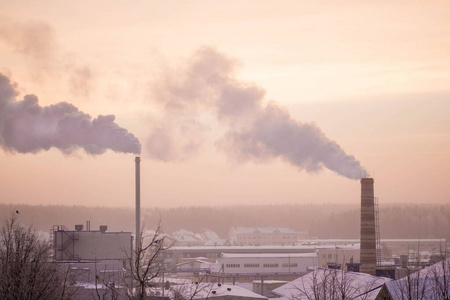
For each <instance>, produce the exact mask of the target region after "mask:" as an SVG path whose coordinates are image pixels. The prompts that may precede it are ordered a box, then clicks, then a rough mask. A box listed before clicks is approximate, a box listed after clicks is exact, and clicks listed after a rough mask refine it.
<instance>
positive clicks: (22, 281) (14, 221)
mask: <svg viewBox="0 0 450 300" xmlns="http://www.w3.org/2000/svg"><path fill="white" fill-rule="evenodd" d="M51 250H52V247H51V245H50V243H49V242H48V241H42V240H39V239H38V237H37V235H36V233H35V231H34V230H33V229H32V227H31V226H30V227H28V228H25V227H24V226H22V225H20V223H19V221H18V216H17V214H14V213H12V214H11V215H10V217H9V218H7V219H5V220H4V222H3V225H2V227H1V232H0V299H5V300H8V299H11V300H12V299H14V300H17V299H50V300H51V299H69V298H70V297H71V296H72V293H69V292H68V291H67V289H66V288H67V285H66V283H67V276H64V275H67V272H61V271H60V270H59V268H58V265H57V264H55V263H52V262H51Z"/></svg>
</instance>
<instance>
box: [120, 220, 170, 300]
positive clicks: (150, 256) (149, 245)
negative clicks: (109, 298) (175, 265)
mask: <svg viewBox="0 0 450 300" xmlns="http://www.w3.org/2000/svg"><path fill="white" fill-rule="evenodd" d="M136 238H139V239H140V240H141V242H140V243H139V245H140V246H139V248H138V249H135V250H134V251H133V253H132V254H130V253H126V255H127V268H128V273H129V276H126V277H125V281H126V282H125V285H126V286H127V287H128V294H129V296H130V298H131V297H132V296H134V297H135V298H134V297H133V298H134V299H139V300H142V299H145V297H146V296H147V291H146V288H147V287H148V286H149V284H150V282H151V281H152V280H153V279H154V278H157V277H159V275H160V273H161V272H162V270H163V268H164V266H163V263H164V257H163V254H164V251H165V250H167V249H169V248H170V247H172V245H173V241H171V240H169V239H168V238H167V236H165V235H164V234H163V232H162V227H161V221H160V222H159V223H158V225H157V227H156V229H155V230H154V232H153V233H152V234H151V235H149V236H144V229H142V230H141V232H140V234H139V236H136Z"/></svg>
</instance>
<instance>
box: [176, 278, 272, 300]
mask: <svg viewBox="0 0 450 300" xmlns="http://www.w3.org/2000/svg"><path fill="white" fill-rule="evenodd" d="M173 290H174V291H176V292H178V293H180V294H182V295H183V297H184V298H185V299H213V298H215V299H221V298H223V299H264V300H267V297H264V296H261V295H259V294H256V293H253V292H252V291H249V290H247V289H245V288H242V287H239V286H237V285H230V284H220V283H219V284H217V283H204V282H201V283H198V284H189V285H182V286H175V287H173Z"/></svg>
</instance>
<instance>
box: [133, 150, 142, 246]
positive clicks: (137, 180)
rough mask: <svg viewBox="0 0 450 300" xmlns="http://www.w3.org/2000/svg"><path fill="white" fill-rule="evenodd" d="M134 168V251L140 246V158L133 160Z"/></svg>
mask: <svg viewBox="0 0 450 300" xmlns="http://www.w3.org/2000/svg"><path fill="white" fill-rule="evenodd" d="M134 161H135V168H136V176H135V179H136V239H135V249H134V250H135V251H137V249H139V247H140V246H141V239H140V237H141V169H140V164H141V158H140V157H139V156H136V158H135V159H134Z"/></svg>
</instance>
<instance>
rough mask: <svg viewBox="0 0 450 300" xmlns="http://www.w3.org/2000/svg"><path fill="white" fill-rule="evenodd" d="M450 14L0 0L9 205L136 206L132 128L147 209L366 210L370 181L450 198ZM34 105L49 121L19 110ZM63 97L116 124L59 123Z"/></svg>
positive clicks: (429, 4)
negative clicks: (68, 126)
mask: <svg viewBox="0 0 450 300" xmlns="http://www.w3.org/2000/svg"><path fill="white" fill-rule="evenodd" d="M449 15H450V3H449V2H448V1H408V2H398V3H392V2H390V1H376V2H372V3H364V2H361V1H339V2H331V1H329V2H317V1H283V2H281V3H280V2H273V1H245V2H224V1H164V2H159V1H133V2H131V3H130V2H128V1H95V2H87V1H81V2H71V1H0V73H1V74H2V76H3V77H2V78H4V80H3V81H2V82H3V83H4V85H2V89H1V90H0V96H1V97H0V98H1V99H0V104H1V105H0V118H1V119H0V129H1V130H2V137H1V138H0V144H1V150H0V165H1V171H0V190H1V194H0V203H13V204H30V205H36V204H43V205H49V204H50V205H56V204H58V205H87V206H127V207H131V206H133V205H134V154H133V153H136V152H139V149H140V148H139V147H140V146H139V145H138V142H137V139H138V140H139V141H140V144H141V145H142V152H141V154H140V155H141V158H142V162H141V188H142V191H141V195H142V198H141V203H142V206H147V207H154V206H157V207H172V206H198V205H208V206H210V205H211V206H220V205H236V204H284V203H295V204H304V203H350V204H357V203H359V201H360V198H359V193H360V185H359V182H358V181H357V180H355V179H358V178H360V177H361V176H372V177H374V178H375V191H376V196H378V197H379V201H380V203H398V202H414V203H449V202H450V201H449V200H450V199H449V196H448V195H450V185H448V182H449V181H450V173H449V170H450V119H449V117H448V116H449V112H450V99H449V96H450V18H449V17H448V16H449ZM8 80H9V82H8V83H6V82H7V81H8ZM10 90H14V91H15V93H16V94H15V95H13V94H11V95H9V96H8V97H6V96H5V95H6V92H7V91H10ZM11 93H12V92H11ZM29 94H32V95H35V96H33V97H34V98H32V99H35V100H26V99H31V98H29V97H28V98H27V97H26V95H29ZM2 97H3V98H2ZM27 101H28V102H27ZM29 101H31V102H32V104H33V105H32V106H33V107H34V111H36V110H38V111H39V112H40V114H38V115H39V116H42V118H41V117H35V118H33V119H32V120H31V119H30V118H28V117H23V116H24V115H22V114H19V113H18V112H20V108H23V107H26V105H25V104H27V103H28V104H30V103H31V102H29ZM33 101H34V102H33ZM4 103H6V104H4ZM64 103H67V104H70V105H71V106H68V105H66V104H64ZM61 105H62V106H63V107H64V108H70V109H68V111H64V113H63V114H62V115H63V117H64V118H66V117H67V113H69V114H73V115H71V116H70V120H74V119H73V117H74V116H77V117H79V118H81V119H82V120H81V121H79V122H80V123H79V124H91V123H90V122H92V123H95V122H96V121H95V120H103V122H104V123H102V124H104V126H100V127H101V129H99V130H100V131H97V129H96V131H95V133H96V134H95V135H94V134H93V133H92V132H91V131H86V132H85V133H86V136H83V135H81V134H80V130H79V129H77V130H74V132H76V133H77V138H72V137H73V135H72V134H69V135H68V133H67V132H68V131H67V130H64V131H52V132H51V133H49V132H48V131H47V129H48V128H53V127H52V126H54V125H55V124H56V123H58V124H59V122H60V121H59V120H60V119H59V118H60V117H61V115H58V117H52V119H51V120H52V122H50V123H46V122H47V119H45V117H48V116H49V113H48V111H50V110H52V108H55V107H59V106H61ZM72 106H73V107H76V108H77V110H75V109H73V107H72ZM13 112H14V114H13ZM81 112H82V113H81ZM109 115H114V116H115V118H112V117H108V116H109ZM26 116H28V115H26ZM102 116H103V117H102ZM105 116H106V117H105ZM21 117H23V118H22V119H21ZM61 118H62V117H61ZM44 120H45V121H46V122H44ZM77 120H78V119H77ZM86 122H87V123H86ZM5 124H6V125H8V126H6V125H5ZM38 124H39V125H38ZM46 124H47V125H46ZM48 124H51V126H50V127H49V125H48ZM77 124H78V123H77ZM11 128H13V129H15V130H16V129H17V128H21V129H22V130H23V131H21V132H20V134H17V131H8V130H9V129H11ZM81 128H85V127H81ZM89 128H93V127H92V126H91V125H90V127H89ZM40 129H42V130H43V131H40ZM274 129H276V131H274ZM102 130H106V131H102ZM283 130H286V131H283ZM81 131H82V130H81ZM105 132H106V133H105ZM33 133H38V134H39V136H40V137H42V136H45V138H46V139H45V143H40V142H41V141H40V140H37V139H35V137H36V136H33ZM280 133H282V134H280ZM288 133H289V134H288ZM28 134H29V135H30V136H33V139H27V137H28ZM79 134H80V135H79ZM105 136H106V137H108V138H106V137H105ZM94 137H98V138H97V139H94ZM66 138H68V139H66ZM30 141H33V142H35V143H34V144H32V147H31V144H30ZM116 142H117V143H118V144H116ZM25 146H26V147H25ZM108 149H109V150H108ZM324 149H326V151H325V150H324ZM124 152H125V153H127V154H124ZM318 153H320V154H318ZM366 172H367V173H366Z"/></svg>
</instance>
